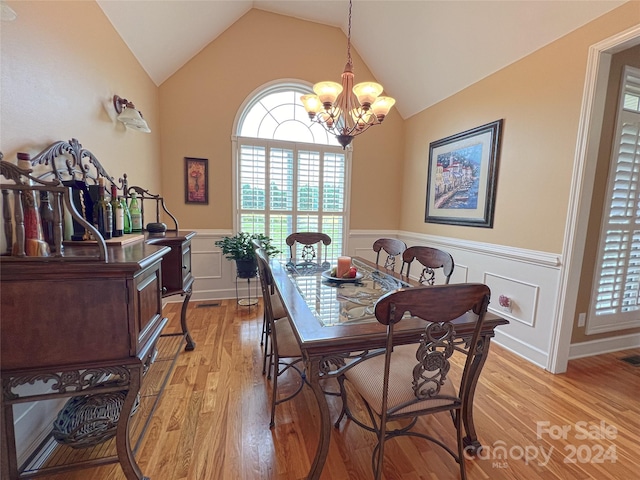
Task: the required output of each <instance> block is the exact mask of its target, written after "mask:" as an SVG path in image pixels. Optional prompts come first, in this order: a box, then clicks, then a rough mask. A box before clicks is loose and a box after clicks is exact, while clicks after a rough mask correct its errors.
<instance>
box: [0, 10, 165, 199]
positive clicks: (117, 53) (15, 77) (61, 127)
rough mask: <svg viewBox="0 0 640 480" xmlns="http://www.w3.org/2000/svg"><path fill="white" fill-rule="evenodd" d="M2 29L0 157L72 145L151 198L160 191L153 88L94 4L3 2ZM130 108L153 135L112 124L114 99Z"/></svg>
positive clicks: (157, 136)
mask: <svg viewBox="0 0 640 480" xmlns="http://www.w3.org/2000/svg"><path fill="white" fill-rule="evenodd" d="M7 4H8V5H9V6H11V8H13V9H14V10H15V12H16V13H17V14H18V18H17V19H16V20H14V21H13V22H2V25H1V30H0V40H1V42H0V43H1V50H0V54H1V57H0V58H1V62H2V63H1V84H0V86H1V88H0V95H1V97H0V101H1V104H2V110H1V113H0V126H1V128H0V150H1V151H2V152H3V153H4V155H5V157H4V158H5V160H9V161H16V153H17V152H19V151H24V152H28V153H31V154H32V155H35V154H36V153H38V152H40V151H41V150H42V149H43V148H44V147H46V146H47V145H49V144H51V143H53V142H55V141H58V140H65V141H68V140H70V139H71V138H77V139H78V140H79V141H80V143H82V145H83V146H84V148H86V149H88V150H90V151H91V152H92V153H93V154H94V155H95V156H96V157H97V158H98V159H99V160H100V162H101V163H102V165H103V166H104V167H105V169H106V170H107V171H108V172H109V173H110V174H111V175H112V176H114V177H116V178H118V177H119V176H121V175H122V174H123V173H125V172H126V173H127V174H128V176H129V179H130V183H131V184H139V185H141V186H145V187H147V188H149V189H151V190H152V191H158V190H159V188H160V176H161V175H160V174H161V172H160V162H159V158H160V150H159V149H160V142H159V138H160V137H159V131H160V129H159V109H158V93H157V87H156V86H155V85H154V84H153V82H152V81H151V80H150V79H149V77H148V75H147V74H146V72H145V71H144V70H143V69H142V68H141V67H140V65H139V64H138V62H137V60H136V59H135V57H134V56H133V55H132V53H131V52H130V51H129V49H128V48H127V46H126V45H125V44H124V42H123V41H122V39H121V38H120V37H119V35H118V34H117V33H116V31H115V30H114V28H113V27H112V25H111V23H110V22H109V20H108V19H107V17H106V16H105V15H104V13H103V12H102V10H101V9H100V8H99V7H98V5H97V4H96V3H95V2H58V1H54V2H50V1H47V2H33V1H29V2H16V1H8V2H7ZM114 94H118V95H120V96H122V97H125V98H127V99H129V100H131V101H133V102H134V103H135V104H136V106H137V107H138V108H139V109H140V110H141V111H142V112H143V114H144V116H145V118H146V119H147V120H148V122H149V125H150V126H151V130H152V133H151V134H143V133H140V132H136V131H133V130H125V128H124V125H122V124H121V123H119V122H116V121H115V120H113V116H114V115H115V113H114V109H113V104H112V97H113V95H114Z"/></svg>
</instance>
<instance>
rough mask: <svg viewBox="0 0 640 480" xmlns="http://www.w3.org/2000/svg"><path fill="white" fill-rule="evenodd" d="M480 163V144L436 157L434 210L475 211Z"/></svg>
mask: <svg viewBox="0 0 640 480" xmlns="http://www.w3.org/2000/svg"><path fill="white" fill-rule="evenodd" d="M481 163H482V144H481V143H477V144H475V145H469V146H466V147H464V148H460V149H458V150H453V151H450V152H446V153H442V154H440V155H438V158H437V164H436V177H435V184H434V188H435V208H439V209H456V210H463V209H470V210H475V209H477V208H478V186H479V183H480V166H481Z"/></svg>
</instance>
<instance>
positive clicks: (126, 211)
mask: <svg viewBox="0 0 640 480" xmlns="http://www.w3.org/2000/svg"><path fill="white" fill-rule="evenodd" d="M119 200H120V205H122V211H123V213H124V228H123V232H124V234H125V235H126V234H128V233H131V213H129V207H128V206H127V201H126V200H125V199H124V197H120V198H119Z"/></svg>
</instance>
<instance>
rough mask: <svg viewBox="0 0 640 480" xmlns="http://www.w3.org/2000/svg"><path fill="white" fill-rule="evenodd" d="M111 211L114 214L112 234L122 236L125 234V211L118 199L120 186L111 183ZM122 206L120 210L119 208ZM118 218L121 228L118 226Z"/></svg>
mask: <svg viewBox="0 0 640 480" xmlns="http://www.w3.org/2000/svg"><path fill="white" fill-rule="evenodd" d="M110 203H111V213H112V214H113V227H112V232H111V234H112V235H113V236H114V237H121V236H122V235H123V234H124V211H123V210H122V207H120V201H119V200H118V187H116V186H115V185H113V184H111V202H110ZM118 208H120V210H118ZM118 220H120V228H118Z"/></svg>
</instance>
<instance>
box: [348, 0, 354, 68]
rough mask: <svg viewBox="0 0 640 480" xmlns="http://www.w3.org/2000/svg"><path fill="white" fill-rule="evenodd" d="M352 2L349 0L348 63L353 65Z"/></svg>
mask: <svg viewBox="0 0 640 480" xmlns="http://www.w3.org/2000/svg"><path fill="white" fill-rule="evenodd" d="M352 6H353V5H352V1H351V0H349V26H348V28H347V63H348V64H349V65H352V63H351V7H352Z"/></svg>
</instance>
